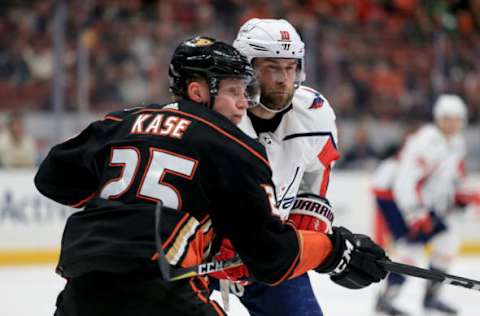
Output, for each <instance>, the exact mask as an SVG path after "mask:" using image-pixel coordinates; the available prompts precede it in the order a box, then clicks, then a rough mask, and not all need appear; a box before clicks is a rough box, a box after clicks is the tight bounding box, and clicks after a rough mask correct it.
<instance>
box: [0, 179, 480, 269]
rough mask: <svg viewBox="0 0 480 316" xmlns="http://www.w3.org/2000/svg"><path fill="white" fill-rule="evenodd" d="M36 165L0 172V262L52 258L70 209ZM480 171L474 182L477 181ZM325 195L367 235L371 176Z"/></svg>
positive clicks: (469, 249)
mask: <svg viewBox="0 0 480 316" xmlns="http://www.w3.org/2000/svg"><path fill="white" fill-rule="evenodd" d="M34 174H35V170H12V171H6V170H3V171H0V265H11V264H32V263H39V262H55V261H56V260H57V258H58V249H59V246H60V240H61V235H62V231H63V226H64V224H65V220H66V218H67V217H68V216H69V215H70V214H71V213H72V212H74V211H75V210H74V209H72V208H69V207H66V206H63V205H60V204H58V203H55V202H53V201H50V200H49V199H47V198H45V197H43V196H42V195H41V194H40V193H38V191H37V190H36V189H35V187H34V185H33V176H34ZM479 180H480V176H479V175H477V176H476V177H473V181H474V182H477V183H480V181H479ZM329 199H330V200H331V201H332V204H333V205H334V209H335V212H336V218H335V222H336V224H337V225H344V226H346V227H349V228H351V229H352V230H353V231H356V232H362V233H367V234H370V235H371V234H372V230H373V226H374V224H373V223H374V221H373V218H374V211H375V208H374V201H373V197H372V194H371V183H370V175H369V174H368V173H365V172H336V173H335V174H334V175H333V177H332V180H331V184H330V189H329ZM479 227H480V216H478V215H477V216H474V217H472V219H470V220H468V221H467V222H466V225H465V230H464V233H465V237H464V243H463V245H462V253H463V254H471V253H476V254H480V229H479Z"/></svg>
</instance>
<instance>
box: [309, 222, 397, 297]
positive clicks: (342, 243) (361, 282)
mask: <svg viewBox="0 0 480 316" xmlns="http://www.w3.org/2000/svg"><path fill="white" fill-rule="evenodd" d="M328 236H329V237H330V240H331V241H332V245H333V251H332V254H331V255H330V257H328V258H327V259H326V260H325V262H324V263H322V264H321V265H320V266H319V267H318V268H316V269H315V271H317V272H319V273H329V274H330V279H331V280H332V281H333V282H335V283H337V284H339V285H341V286H344V287H347V288H349V289H361V288H364V287H366V286H369V285H370V284H372V283H374V282H375V283H376V282H380V281H381V280H382V279H384V278H385V277H386V275H387V272H386V271H385V269H383V268H382V267H381V266H380V265H379V264H377V262H376V261H377V260H389V259H388V257H387V255H386V254H385V251H383V249H382V248H381V247H379V246H378V245H377V244H376V243H374V242H373V241H372V240H371V239H370V237H368V236H366V235H361V234H353V233H352V232H351V231H349V230H348V229H346V228H344V227H333V233H332V234H331V235H328Z"/></svg>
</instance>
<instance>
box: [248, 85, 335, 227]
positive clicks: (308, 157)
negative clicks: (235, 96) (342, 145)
mask: <svg viewBox="0 0 480 316" xmlns="http://www.w3.org/2000/svg"><path fill="white" fill-rule="evenodd" d="M239 127H240V129H242V131H244V132H245V133H246V134H248V135H249V136H250V137H252V138H255V139H258V140H259V141H260V143H262V144H263V145H264V146H265V149H266V151H267V156H268V160H269V161H270V166H271V168H272V171H273V182H274V184H275V187H276V195H277V196H276V197H277V203H278V205H279V207H278V209H279V211H280V216H281V217H282V218H286V217H287V216H288V213H289V211H290V209H291V208H292V206H293V201H294V199H295V197H296V196H297V194H298V192H299V191H302V192H312V193H315V194H318V195H320V196H322V197H324V196H325V194H326V192H327V188H328V181H329V176H330V170H331V167H332V163H333V162H334V161H335V160H337V159H338V158H339V154H338V151H337V128H336V125H335V113H334V111H333V109H332V108H331V106H330V104H329V103H328V101H327V100H326V99H325V98H324V97H323V96H322V95H321V94H320V93H318V92H317V91H315V90H313V89H311V88H308V87H305V86H300V87H299V88H298V89H297V90H296V91H295V94H294V96H293V99H292V108H291V109H290V110H289V111H288V112H287V113H285V114H284V115H283V117H282V120H281V122H280V124H279V126H278V127H277V128H276V130H275V131H274V132H265V133H260V134H259V135H257V133H256V132H255V130H254V128H253V125H252V122H251V120H250V118H249V117H248V116H247V115H245V116H244V118H243V120H242V121H241V122H240V124H239Z"/></svg>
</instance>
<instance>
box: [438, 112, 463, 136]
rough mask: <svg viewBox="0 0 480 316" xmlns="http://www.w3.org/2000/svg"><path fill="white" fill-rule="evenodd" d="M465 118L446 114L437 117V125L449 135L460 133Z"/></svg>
mask: <svg viewBox="0 0 480 316" xmlns="http://www.w3.org/2000/svg"><path fill="white" fill-rule="evenodd" d="M463 124H464V121H463V118H461V117H458V116H444V117H441V118H439V119H437V125H438V127H439V128H440V129H441V130H442V132H443V133H444V134H445V135H446V136H447V137H448V136H453V135H455V134H458V133H459V132H460V131H461V130H462V128H463Z"/></svg>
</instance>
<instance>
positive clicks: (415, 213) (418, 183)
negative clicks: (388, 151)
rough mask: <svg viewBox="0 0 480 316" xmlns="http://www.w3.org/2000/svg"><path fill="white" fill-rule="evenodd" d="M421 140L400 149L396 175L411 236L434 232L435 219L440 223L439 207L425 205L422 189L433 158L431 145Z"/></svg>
mask: <svg viewBox="0 0 480 316" xmlns="http://www.w3.org/2000/svg"><path fill="white" fill-rule="evenodd" d="M420 144H421V143H420V142H418V141H414V142H413V141H412V142H410V143H407V145H406V146H405V148H404V150H402V152H401V153H400V157H399V161H398V169H397V173H396V175H397V176H396V178H395V180H394V182H393V186H392V191H393V196H394V198H395V202H396V203H397V205H398V207H399V209H400V210H401V211H402V214H403V217H404V220H405V222H406V225H407V227H408V229H409V232H408V234H409V236H410V237H411V238H415V237H416V236H418V235H419V234H430V233H431V232H432V231H433V229H434V225H435V223H437V222H438V223H440V222H441V221H440V219H439V218H438V217H437V216H436V213H435V210H433V209H429V208H428V207H427V206H425V205H424V202H423V196H422V189H423V185H424V182H425V181H426V179H427V178H428V177H429V176H430V174H431V172H432V159H431V157H429V156H428V154H429V151H431V150H429V149H428V148H429V146H428V145H427V146H419V145H420Z"/></svg>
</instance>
